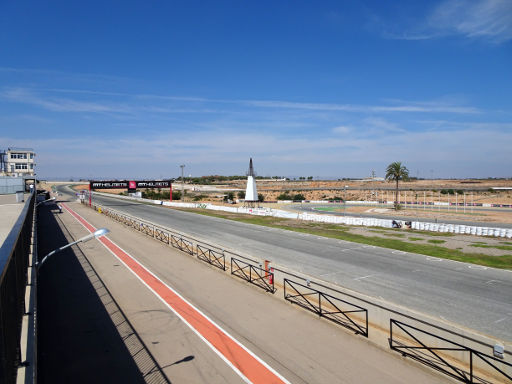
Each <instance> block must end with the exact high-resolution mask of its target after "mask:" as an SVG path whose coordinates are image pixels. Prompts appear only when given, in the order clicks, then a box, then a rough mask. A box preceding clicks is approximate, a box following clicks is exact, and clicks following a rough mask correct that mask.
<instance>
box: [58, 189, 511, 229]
mask: <svg viewBox="0 0 512 384" xmlns="http://www.w3.org/2000/svg"><path fill="white" fill-rule="evenodd" d="M48 185H49V186H50V185H51V184H48ZM345 186H347V191H346V193H345V191H344V187H345ZM245 187H246V182H245V180H240V181H234V182H230V183H226V184H214V185H204V186H198V185H187V184H186V185H185V190H186V195H185V200H186V201H198V202H213V203H216V204H224V203H223V201H222V200H223V196H224V195H225V194H226V193H227V192H229V191H233V192H234V194H235V198H236V195H237V193H238V192H239V191H243V190H245ZM257 187H258V192H259V193H261V194H263V195H264V197H265V201H276V202H277V197H278V196H279V195H280V194H282V193H284V192H287V193H289V194H290V195H292V196H293V195H295V194H298V193H300V194H302V195H304V197H305V198H306V199H307V200H329V199H336V198H341V199H343V198H345V199H346V200H377V199H378V200H381V201H382V200H388V201H393V200H394V184H393V183H390V182H382V181H265V180H258V181H257ZM399 187H400V200H401V201H404V200H405V199H407V201H409V202H416V201H417V202H419V203H422V202H423V201H426V202H438V201H441V202H451V203H455V201H457V202H458V203H459V204H461V203H463V202H464V195H465V199H466V203H468V204H470V203H487V204H512V180H418V181H412V182H400V185H399ZM493 187H505V188H511V189H510V190H501V191H499V190H498V191H493V190H491V188H493ZM48 188H49V187H48ZM74 188H75V189H76V190H81V189H88V185H87V184H83V185H75V186H74ZM174 188H175V189H176V190H180V189H181V184H180V183H175V184H174ZM443 189H444V190H450V189H452V190H453V191H459V192H460V191H463V192H464V194H458V193H457V195H455V194H453V195H452V194H442V193H441V191H442V190H443ZM103 192H108V193H113V194H119V193H121V192H126V191H125V190H123V189H119V190H117V189H112V190H104V191H103ZM326 204H327V203H326ZM262 205H264V206H269V207H274V208H281V209H287V208H288V207H289V205H287V204H280V203H278V202H277V203H264V204H262ZM402 206H403V208H404V209H402V210H400V212H399V214H400V216H409V217H411V218H419V217H425V218H436V219H438V220H439V221H442V220H464V221H477V222H482V223H485V222H503V223H512V209H510V208H509V209H505V208H503V209H502V210H501V209H500V210H492V211H491V210H484V209H482V208H479V207H475V208H473V209H472V208H471V207H469V206H467V207H466V209H465V210H464V208H463V207H461V206H459V207H457V208H456V207H455V206H451V207H450V209H449V210H447V209H439V207H434V206H426V207H423V206H420V207H415V206H414V205H407V206H406V205H404V204H402ZM339 210H340V211H343V208H341V207H340V208H339ZM346 212H347V213H351V214H356V215H357V214H359V213H375V214H381V215H389V216H390V217H392V216H394V215H396V212H395V211H394V210H392V209H383V208H374V207H371V206H360V207H357V206H356V207H347V208H346Z"/></svg>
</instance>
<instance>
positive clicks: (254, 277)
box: [231, 257, 276, 293]
mask: <svg viewBox="0 0 512 384" xmlns="http://www.w3.org/2000/svg"><path fill="white" fill-rule="evenodd" d="M231 274H232V275H235V276H238V277H240V278H242V279H244V280H246V281H248V282H249V283H251V284H254V285H256V286H258V287H260V288H263V289H264V290H265V291H267V292H270V293H274V292H275V291H276V290H275V288H274V273H273V272H270V271H265V270H264V269H263V268H260V267H257V266H255V265H252V264H250V263H248V262H246V261H243V260H240V259H237V258H235V257H232V258H231ZM267 279H268V280H270V281H271V283H269V282H267Z"/></svg>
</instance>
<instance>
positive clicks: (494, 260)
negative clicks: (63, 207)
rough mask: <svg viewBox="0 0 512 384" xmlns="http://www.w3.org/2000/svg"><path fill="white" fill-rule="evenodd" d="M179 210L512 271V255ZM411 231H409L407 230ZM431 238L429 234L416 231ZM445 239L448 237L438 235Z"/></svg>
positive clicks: (290, 222)
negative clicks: (462, 249)
mask: <svg viewBox="0 0 512 384" xmlns="http://www.w3.org/2000/svg"><path fill="white" fill-rule="evenodd" d="M179 210H182V211H186V212H192V213H196V214H201V215H205V216H212V217H218V218H221V219H227V220H233V221H238V222H242V223H248V224H255V225H262V226H266V227H272V228H279V229H284V230H288V231H294V232H302V233H309V234H313V235H316V236H324V237H329V238H334V239H339V240H346V241H352V242H354V243H359V244H367V245H375V246H377V247H383V248H390V249H396V250H400V251H404V252H409V253H419V254H422V255H427V256H434V257H439V258H443V259H450V260H457V261H462V262H466V263H472V264H478V265H484V266H487V267H494V268H502V269H512V255H504V256H489V255H485V254H482V253H465V252H462V251H460V250H458V249H450V248H445V247H441V246H439V245H434V244H418V243H409V242H407V241H403V240H399V239H386V238H382V237H376V236H363V235H359V234H355V233H350V232H349V229H350V228H349V227H347V226H338V225H333V224H323V223H315V222H302V221H297V220H292V219H282V218H276V217H270V216H250V215H242V214H234V213H228V212H222V213H220V212H209V211H206V210H196V209H186V208H180V209H179ZM408 231H411V233H412V230H408ZM417 232H420V233H425V234H428V235H432V234H431V233H430V232H428V233H427V232H425V231H417ZM440 235H447V234H444V233H443V234H440ZM448 235H451V234H448Z"/></svg>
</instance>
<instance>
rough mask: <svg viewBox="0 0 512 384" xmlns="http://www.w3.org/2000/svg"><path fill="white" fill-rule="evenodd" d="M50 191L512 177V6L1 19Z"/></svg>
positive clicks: (8, 76)
mask: <svg viewBox="0 0 512 384" xmlns="http://www.w3.org/2000/svg"><path fill="white" fill-rule="evenodd" d="M0 47H1V49H0V148H4V149H5V148H7V147H9V146H22V147H32V148H34V149H35V150H36V152H37V162H38V165H37V173H38V175H39V176H40V177H47V178H52V177H75V178H77V177H84V178H111V177H116V178H161V177H174V176H177V175H178V174H179V171H180V169H179V165H180V164H185V165H186V168H185V172H186V174H192V175H193V176H200V175H207V174H224V175H229V174H243V173H244V172H245V171H246V169H247V167H248V160H249V157H253V158H254V164H255V169H256V171H257V172H258V174H260V175H263V176H264V175H286V176H302V175H304V176H309V175H314V176H321V177H336V178H338V177H340V178H341V177H364V176H368V175H369V174H370V173H371V171H372V170H375V171H376V174H377V175H379V176H383V174H384V169H385V167H386V165H387V164H389V163H390V162H392V161H402V162H403V163H404V164H405V165H406V166H407V167H408V168H409V170H410V172H411V175H413V176H419V177H426V178H428V177H431V176H432V175H433V176H434V177H488V176H489V177H512V167H511V159H512V155H511V153H512V151H511V148H512V108H511V107H512V1H510V0H467V1H466V0H442V1H424V2H420V1H394V2H383V1H369V0H368V1H314V2H313V1H258V2H250V1H215V2H211V1H210V2H206V1H203V2H200V1H186V2H183V1H180V2H178V1H151V2H149V1H137V2H135V1H109V2H104V1H103V2H96V1H88V2H70V1H47V2H41V1H16V2H14V1H13V2H2V3H1V4H0Z"/></svg>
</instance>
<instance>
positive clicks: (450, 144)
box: [0, 120, 512, 177]
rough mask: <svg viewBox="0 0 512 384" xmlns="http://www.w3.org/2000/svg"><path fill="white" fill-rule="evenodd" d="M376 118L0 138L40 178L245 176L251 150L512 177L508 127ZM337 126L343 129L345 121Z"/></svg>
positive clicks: (274, 159) (331, 169)
mask: <svg viewBox="0 0 512 384" xmlns="http://www.w3.org/2000/svg"><path fill="white" fill-rule="evenodd" d="M373 123H374V124H376V125H379V124H380V125H382V126H387V127H388V128H391V129H390V130H388V131H387V134H384V135H374V136H373V135H372V136H355V135H354V134H352V133H351V132H350V131H349V132H347V133H346V134H344V135H339V134H332V133H328V134H311V135H302V136H300V135H296V136H294V137H291V138H290V137H288V136H282V135H280V134H279V133H278V132H275V133H269V132H267V133H266V134H265V135H261V133H260V132H258V131H255V130H254V131H250V132H240V131H237V130H228V129H224V130H221V129H217V130H203V131H200V132H175V133H172V134H156V135H145V136H138V137H135V136H124V137H119V138H111V139H103V140H97V139H94V138H92V137H82V138H79V139H78V138H77V139H69V138H62V139H52V138H40V139H23V140H20V139H13V138H8V137H0V142H5V143H9V145H13V146H29V147H33V148H35V150H36V152H37V154H38V168H37V172H38V174H39V175H40V176H43V177H45V176H53V175H70V176H71V175H72V176H74V177H80V176H81V177H160V176H161V175H164V176H165V177H169V176H171V177H172V176H176V175H177V173H178V165H179V164H181V163H183V164H187V167H188V168H189V169H190V172H191V173H192V174H194V175H204V174H212V173H220V174H236V173H238V174H242V173H243V172H244V170H245V167H246V161H247V159H248V157H250V156H252V157H253V158H254V159H255V162H256V164H257V165H258V172H259V174H262V175H266V174H282V175H298V174H302V173H303V172H308V173H312V172H313V173H312V174H315V173H314V172H316V174H318V173H319V172H322V173H320V175H326V176H327V175H332V176H338V177H344V176H358V175H366V174H367V173H368V169H367V168H368V167H369V166H370V164H371V167H373V168H375V169H380V168H382V169H384V167H385V165H386V164H387V163H389V162H391V161H395V160H396V159H397V158H399V159H402V161H403V162H404V163H405V164H414V169H425V170H429V169H436V176H439V177H443V176H444V177H451V176H459V177H469V176H473V177H485V176H497V177H499V176H511V174H510V167H509V160H510V159H509V149H510V144H511V143H512V132H511V131H510V130H508V129H505V130H503V129H498V128H496V127H490V128H488V129H480V128H475V127H469V128H460V129H459V130H457V131H456V132H453V130H452V129H449V128H442V129H441V128H438V129H435V130H429V131H419V132H409V133H408V134H407V135H404V134H402V133H400V132H399V131H395V130H393V124H392V123H390V122H387V121H379V120H374V121H373ZM389 124H391V125H389ZM341 128H342V129H341V131H345V129H344V128H346V127H345V126H342V127H341ZM91 143H94V145H91ZM63 158H65V159H66V162H63V161H62V159H63ZM379 167H380V168H379ZM320 169H321V170H322V171H319V170H320ZM448 170H450V173H448Z"/></svg>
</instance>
